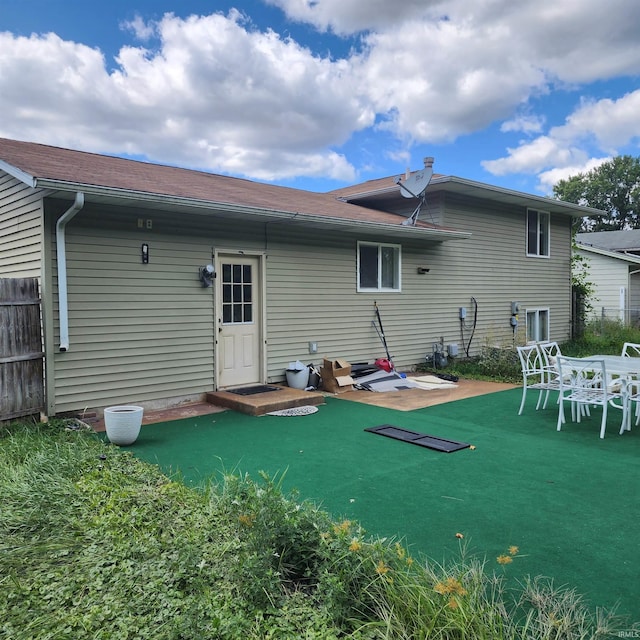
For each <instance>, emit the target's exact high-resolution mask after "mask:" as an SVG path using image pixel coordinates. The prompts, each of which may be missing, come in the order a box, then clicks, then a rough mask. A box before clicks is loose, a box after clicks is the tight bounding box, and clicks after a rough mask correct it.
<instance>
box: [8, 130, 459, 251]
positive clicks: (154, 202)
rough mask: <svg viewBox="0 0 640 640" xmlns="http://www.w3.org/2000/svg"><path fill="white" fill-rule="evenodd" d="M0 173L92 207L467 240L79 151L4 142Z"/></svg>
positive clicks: (311, 198) (282, 190)
mask: <svg viewBox="0 0 640 640" xmlns="http://www.w3.org/2000/svg"><path fill="white" fill-rule="evenodd" d="M0 169H3V170H4V171H6V172H7V173H9V174H11V175H13V176H14V177H16V178H17V179H19V180H21V181H22V182H24V183H25V184H28V185H30V186H32V187H34V188H43V189H46V190H48V192H49V194H50V195H55V196H58V197H66V198H68V199H72V198H73V197H74V195H75V193H77V192H78V191H81V192H83V193H84V195H85V201H86V202H100V203H107V204H114V203H119V204H123V203H125V204H127V203H129V204H135V206H136V207H138V208H139V207H141V206H148V207H153V208H154V209H164V210H168V211H181V210H191V211H194V210H197V211H200V212H201V213H210V212H211V211H212V209H214V210H215V211H216V214H217V215H225V214H227V215H230V216H231V217H234V218H236V219H237V216H238V214H243V220H245V219H249V218H255V219H260V220H268V221H272V220H282V219H287V220H292V219H295V220H296V222H298V223H300V224H307V225H309V226H315V227H322V228H327V227H329V228H337V229H340V230H349V231H354V232H359V233H364V232H371V233H384V235H385V237H396V238H397V237H420V238H423V239H432V240H434V239H435V240H445V239H451V238H467V237H469V236H470V234H469V233H468V232H462V231H456V230H454V229H449V228H446V227H441V226H437V225H434V224H431V223H428V222H425V221H422V220H419V221H418V222H417V223H416V225H415V226H408V225H407V226H405V225H402V222H403V221H404V219H405V218H404V217H399V216H398V215H397V214H395V213H391V212H388V211H379V210H374V209H370V208H367V207H364V206H360V205H358V204H350V203H346V202H344V201H342V200H340V199H339V198H337V197H336V196H335V195H331V194H326V193H314V192H310V191H304V190H301V189H292V188H289V187H282V186H277V185H270V184H264V183H258V182H253V181H251V180H245V179H242V178H235V177H230V176H223V175H219V174H213V173H207V172H204V171H196V170H191V169H182V168H179V167H172V166H166V165H160V164H152V163H148V162H141V161H138V160H130V159H125V158H119V157H114V156H108V155H100V154H96V153H88V152H85V151H74V150H70V149H63V148H60V147H53V146H49V145H43V144H38V143H33V142H22V141H17V140H9V139H4V138H0Z"/></svg>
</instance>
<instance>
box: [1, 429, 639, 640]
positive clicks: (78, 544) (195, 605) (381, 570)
mask: <svg viewBox="0 0 640 640" xmlns="http://www.w3.org/2000/svg"><path fill="white" fill-rule="evenodd" d="M69 425H70V423H68V422H63V421H52V422H51V423H50V424H48V425H44V424H37V425H26V424H14V425H12V426H10V427H7V428H4V429H3V430H2V431H1V433H0V509H1V516H0V612H1V615H0V635H1V636H2V637H7V638H15V639H17V640H21V639H25V640H26V639H27V638H29V639H37V640H44V639H45V638H46V639H49V638H56V639H58V638H63V639H64V638H69V639H71V638H73V639H74V640H75V639H77V638H92V639H101V638H105V639H106V638H118V639H127V638H136V639H139V638H153V639H154V640H163V639H176V640H177V639H180V640H188V639H198V640H201V639H205V638H221V639H227V638H229V639H235V638H247V639H253V638H255V639H257V638H308V639H314V638H317V639H320V638H322V639H331V638H354V639H356V640H357V639H377V638H388V639H392V638H393V639H395V638H398V639H400V638H402V639H405V638H406V639H409V638H411V639H413V638H415V639H420V638H437V639H443V640H444V639H454V638H455V639H456V640H464V639H468V640H472V639H473V640H477V639H482V638H486V639H490V638H491V639H502V638H505V639H512V638H513V639H515V638H531V639H536V638H549V639H552V638H553V639H558V638H606V637H611V635H613V634H614V633H615V632H616V630H617V629H625V630H627V631H628V630H629V629H630V627H629V626H628V625H625V624H624V621H621V620H620V621H619V620H617V619H616V618H615V617H614V616H613V615H611V614H601V613H598V612H590V611H589V610H588V609H587V608H586V607H585V606H584V605H583V604H582V602H581V601H580V598H579V596H578V595H577V594H575V593H574V592H573V591H571V590H567V589H557V588H555V587H554V586H553V584H552V582H550V581H548V580H543V579H542V578H535V579H532V580H531V581H529V582H527V584H525V585H523V587H522V589H521V590H520V591H519V592H517V593H515V592H513V591H511V592H506V591H505V583H504V581H503V579H502V578H501V576H500V575H496V574H494V573H493V572H490V571H489V570H488V569H487V566H486V565H485V564H484V562H483V561H482V560H480V559H478V558H474V557H467V555H466V552H465V546H464V544H461V554H460V558H459V560H458V561H457V562H453V563H451V564H450V565H447V566H444V565H439V564H437V563H433V562H431V561H429V560H427V559H424V558H423V559H419V558H412V557H410V555H409V554H408V551H407V549H406V548H405V547H403V546H402V545H401V544H400V543H399V542H397V541H394V540H384V539H375V538H370V537H368V536H367V535H366V534H365V532H364V531H363V530H362V528H361V527H360V526H359V525H358V523H356V522H351V521H342V522H340V521H338V522H335V521H333V520H332V518H331V517H330V516H329V515H328V514H327V513H326V512H323V511H322V510H320V509H318V508H317V507H316V506H314V505H313V504H311V503H308V502H301V501H299V500H298V499H297V496H295V495H286V496H285V495H283V493H282V491H281V487H280V485H279V482H278V481H277V479H270V478H268V477H266V476H264V477H262V478H260V479H259V480H258V481H253V480H251V479H250V478H248V477H246V476H241V477H240V476H236V475H229V476H228V477H226V478H225V479H224V481H223V482H220V483H219V484H214V483H211V484H210V485H209V486H207V487H206V488H204V489H202V490H194V489H190V488H187V487H186V486H185V485H184V484H183V483H181V482H180V481H179V479H170V478H167V477H166V476H164V475H162V474H161V473H160V471H159V470H158V469H157V468H156V467H155V466H153V465H149V464H146V463H143V462H141V461H139V460H137V459H135V458H134V457H133V456H132V455H131V454H130V453H127V452H124V451H122V450H120V449H118V448H117V447H114V446H112V445H108V444H105V443H104V442H103V441H102V440H100V439H99V438H98V437H97V436H95V434H93V433H92V432H90V431H88V430H69ZM461 542H463V541H461ZM434 551H435V552H437V550H434ZM517 551H518V550H517V549H516V548H515V547H512V548H511V549H509V550H506V551H505V555H504V556H501V563H502V564H504V565H507V564H509V562H511V561H514V562H517ZM507 569H508V567H507Z"/></svg>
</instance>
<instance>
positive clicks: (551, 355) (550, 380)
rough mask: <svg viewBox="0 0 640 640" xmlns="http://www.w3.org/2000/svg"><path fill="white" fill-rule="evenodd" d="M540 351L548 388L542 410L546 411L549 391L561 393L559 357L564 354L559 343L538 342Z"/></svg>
mask: <svg viewBox="0 0 640 640" xmlns="http://www.w3.org/2000/svg"><path fill="white" fill-rule="evenodd" d="M538 349H539V350H540V356H541V358H542V369H543V372H544V373H543V375H544V380H545V382H546V387H547V391H546V393H545V398H544V404H543V405H542V408H543V409H546V408H547V400H548V399H549V391H560V378H559V371H558V357H559V356H561V355H562V352H561V351H560V345H559V344H558V343H557V342H538Z"/></svg>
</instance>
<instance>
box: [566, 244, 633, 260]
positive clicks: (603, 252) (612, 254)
mask: <svg viewBox="0 0 640 640" xmlns="http://www.w3.org/2000/svg"><path fill="white" fill-rule="evenodd" d="M576 248H577V249H580V251H586V252H587V253H595V254H597V255H599V256H606V257H607V258H614V259H615V260H622V261H623V262H629V263H631V264H640V256H632V255H629V254H628V253H620V252H619V251H608V250H607V249H600V248H598V247H592V246H591V245H588V244H580V243H579V242H576Z"/></svg>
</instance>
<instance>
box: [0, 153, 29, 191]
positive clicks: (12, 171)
mask: <svg viewBox="0 0 640 640" xmlns="http://www.w3.org/2000/svg"><path fill="white" fill-rule="evenodd" d="M0 171H5V172H6V173H8V174H9V175H10V176H13V177H14V178H16V179H17V180H20V182H24V184H26V185H27V186H29V187H35V186H36V180H37V179H36V178H34V177H33V176H32V175H30V174H28V173H27V172H26V171H23V170H22V169H18V167H14V166H13V165H12V164H9V163H8V162H5V161H4V160H0Z"/></svg>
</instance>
